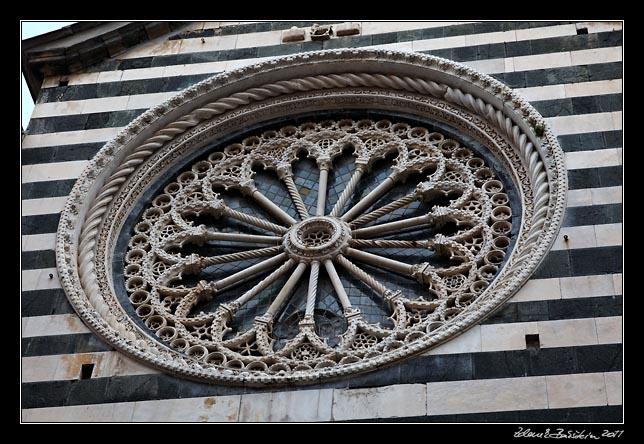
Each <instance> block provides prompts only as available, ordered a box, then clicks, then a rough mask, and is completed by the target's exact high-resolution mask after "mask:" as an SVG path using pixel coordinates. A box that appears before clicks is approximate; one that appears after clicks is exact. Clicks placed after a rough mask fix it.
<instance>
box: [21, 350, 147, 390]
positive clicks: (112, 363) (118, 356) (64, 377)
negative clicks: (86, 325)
mask: <svg viewBox="0 0 644 444" xmlns="http://www.w3.org/2000/svg"><path fill="white" fill-rule="evenodd" d="M83 364H94V369H93V371H92V375H91V377H92V378H109V377H113V376H134V375H151V374H156V373H160V371H159V370H156V369H154V368H152V367H150V366H147V365H144V364H141V363H139V362H138V361H135V360H133V359H131V358H128V357H127V356H125V355H124V354H122V353H118V352H113V351H109V352H96V353H70V354H64V355H47V356H29V357H23V358H22V382H23V383H27V382H39V381H68V380H74V379H78V378H79V376H80V371H81V366H82V365H83Z"/></svg>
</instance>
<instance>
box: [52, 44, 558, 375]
mask: <svg viewBox="0 0 644 444" xmlns="http://www.w3.org/2000/svg"><path fill="white" fill-rule="evenodd" d="M347 87H351V88H355V87H375V88H384V89H389V90H397V91H408V92H414V93H420V94H424V95H428V96H431V97H434V98H438V99H440V100H444V101H446V102H448V103H450V104H452V105H455V106H457V107H460V108H463V109H465V110H466V111H468V112H470V113H473V114H475V115H477V116H478V117H480V118H481V119H482V120H484V121H486V122H488V123H489V124H490V125H491V126H493V127H494V128H495V129H496V131H498V132H499V133H500V134H502V135H503V137H504V138H505V139H506V141H507V142H508V143H509V144H510V145H511V146H512V148H513V149H514V150H515V152H516V154H517V155H518V156H519V158H520V159H521V163H522V166H523V168H525V170H526V171H527V173H528V180H529V185H530V189H531V192H532V196H531V197H532V199H530V201H531V202H532V205H531V206H532V208H529V209H528V210H529V211H527V216H528V217H529V218H530V220H524V221H523V222H522V223H523V227H522V230H521V232H520V234H519V239H518V241H517V244H516V246H515V248H514V251H513V252H512V254H511V257H510V259H509V260H508V262H507V264H506V266H505V267H504V268H503V269H502V270H501V271H500V273H499V275H498V276H497V278H496V279H495V280H494V281H493V282H492V284H491V285H490V286H489V287H488V288H487V289H486V290H485V292H484V293H483V294H482V295H481V296H480V298H479V301H478V302H477V307H476V309H472V310H469V311H468V313H463V315H462V316H460V317H459V319H458V322H454V323H451V324H450V325H447V326H446V328H441V329H439V330H438V331H437V333H436V334H433V335H427V336H426V337H424V338H422V339H419V340H417V341H414V342H412V343H410V344H409V345H408V346H405V347H402V348H400V349H397V350H395V351H392V352H387V353H386V354H383V355H380V356H377V357H373V358H370V359H365V360H363V361H361V362H357V363H353V364H346V365H342V366H336V367H330V368H324V369H317V370H310V371H306V372H294V373H292V374H288V375H269V374H265V373H260V374H253V373H250V372H233V371H230V370H228V369H227V370H222V371H218V370H216V369H212V368H209V369H204V368H202V367H201V366H200V365H199V364H198V363H197V362H196V361H191V360H190V359H189V358H177V353H176V352H173V351H171V350H170V349H166V350H159V347H157V344H158V343H157V342H156V341H154V339H150V338H149V337H146V333H143V332H141V331H133V330H132V329H131V327H130V328H128V326H127V325H126V324H127V323H126V322H124V321H125V318H126V314H125V312H124V311H123V310H120V311H119V310H114V309H113V308H111V307H110V306H109V305H108V304H107V303H106V298H107V297H108V296H109V295H104V294H103V293H102V292H101V287H104V286H99V284H98V282H97V276H96V272H95V271H96V264H95V260H96V248H97V235H98V233H99V232H100V230H101V227H102V224H103V222H104V218H105V216H106V214H107V213H108V210H109V209H110V207H111V205H112V200H113V198H114V196H115V195H117V194H118V193H119V191H120V190H121V189H122V187H123V186H124V184H126V183H127V181H128V179H129V178H130V177H131V176H132V175H133V174H135V173H136V172H137V168H138V167H139V166H140V165H142V164H143V163H144V162H145V161H146V160H147V159H149V158H150V156H153V155H154V154H155V153H156V152H157V151H158V150H160V149H161V148H163V147H166V146H167V144H169V143H171V142H172V141H173V140H174V139H175V138H176V137H178V136H180V135H181V134H183V133H185V132H186V131H188V130H190V129H192V128H195V127H197V126H198V125H199V124H200V123H202V122H204V121H206V120H209V119H211V118H213V117H214V116H217V115H221V114H224V113H227V112H230V110H234V109H236V108H239V107H242V106H244V105H247V104H251V103H261V101H262V100H265V99H268V98H272V97H277V96H281V95H286V94H291V93H296V92H300V91H311V90H329V91H333V90H334V89H339V88H340V89H341V88H347ZM566 191H567V179H566V170H565V167H564V162H563V152H562V150H561V148H560V147H559V144H558V142H557V140H556V137H555V135H554V134H553V133H552V131H551V130H550V128H549V127H548V126H547V124H546V123H545V121H544V119H543V117H542V116H541V115H540V114H539V113H537V111H536V110H535V109H534V108H533V107H532V106H531V105H530V104H529V103H527V102H526V101H525V100H524V99H522V98H521V97H520V96H518V95H517V94H516V93H514V92H513V91H512V90H510V89H509V88H508V87H506V86H505V85H503V84H502V83H500V82H498V81H497V80H495V79H493V78H491V77H489V76H486V75H484V74H481V73H479V72H477V71H475V70H473V69H471V68H468V67H465V66H463V65H461V64H458V63H455V62H452V61H449V60H446V59H441V58H438V57H432V56H426V55H422V54H415V53H404V52H395V51H385V50H332V51H320V52H315V53H303V54H298V55H295V56H289V57H284V58H279V59H273V60H270V61H267V62H263V63H260V64H256V65H252V66H248V67H244V68H241V69H238V70H235V71H232V72H229V73H223V74H220V75H217V76H214V77H212V78H210V79H207V80H205V81H203V82H200V83H198V84H196V85H194V86H192V87H190V88H188V89H186V90H184V91H182V92H180V93H178V94H177V95H175V96H174V97H172V98H171V99H169V100H167V101H165V102H164V103H162V104H160V105H158V106H156V107H154V108H152V109H150V110H149V111H147V112H145V113H144V114H142V115H141V116H139V117H138V118H137V119H135V120H134V121H133V122H131V123H130V124H129V125H128V126H127V127H126V128H125V129H123V130H122V131H121V132H120V133H119V134H118V135H117V136H116V137H115V138H114V139H113V140H112V141H110V142H108V143H107V144H106V145H105V146H104V147H103V148H102V149H101V150H100V151H99V153H98V154H97V155H96V156H95V157H94V158H93V159H92V160H91V161H90V163H89V165H88V166H87V168H86V169H85V170H84V171H83V173H82V174H81V175H80V177H79V179H78V180H77V182H76V184H75V185H74V188H73V189H72V191H71V193H70V196H69V198H68V200H67V202H66V205H65V208H64V209H63V212H62V215H61V220H60V223H59V227H58V233H57V238H56V262H57V268H58V273H59V277H60V281H61V284H62V287H63V288H64V290H65V293H66V294H67V297H68V299H69V300H70V302H71V304H72V306H73V307H74V309H75V310H76V312H77V313H78V315H79V316H80V317H81V318H82V319H83V321H84V322H85V323H86V324H87V325H88V326H89V327H90V328H91V329H92V330H94V331H95V332H96V333H97V334H98V335H99V336H101V337H102V338H103V339H105V340H106V341H107V342H109V343H110V344H112V345H113V346H115V347H116V348H117V349H119V350H121V351H123V352H125V353H127V354H129V355H131V356H133V357H135V358H137V359H139V360H142V361H145V362H147V363H150V364H152V365H154V366H156V367H160V368H162V369H164V370H166V371H170V372H173V373H177V374H180V375H183V376H187V377H190V378H193V379H205V380H211V381H219V382H229V383H233V384H241V383H246V384H248V383H250V384H262V383H288V382H315V381H319V380H321V379H327V378H331V377H339V376H343V375H348V374H353V373H360V372H365V371H369V370H373V369H376V368H378V367H382V366H384V365H388V364H391V363H393V362H395V361H397V360H399V359H402V358H405V357H409V356H413V355H415V354H418V353H420V352H422V351H425V350H427V349H428V348H430V347H432V346H435V345H437V344H439V343H442V342H444V341H446V340H448V339H450V338H452V337H454V336H456V335H458V334H460V333H462V332H463V331H465V330H466V329H468V328H470V327H471V326H473V325H476V324H477V323H478V322H480V321H481V320H482V319H483V318H485V317H486V316H488V315H489V314H490V313H491V312H492V311H494V310H495V309H497V308H498V307H499V306H500V305H501V304H502V303H503V302H504V301H506V300H507V299H509V298H510V297H511V296H512V295H513V294H514V293H515V292H516V291H517V290H518V289H519V288H520V287H521V286H522V285H523V284H524V283H525V282H526V281H527V280H528V278H529V277H530V275H531V274H532V273H533V272H534V270H535V269H536V268H537V266H538V265H539V263H540V262H541V261H542V260H543V258H544V257H545V255H546V253H547V252H548V250H549V249H550V246H551V244H552V242H553V241H554V239H555V237H556V234H557V232H558V230H559V227H560V225H561V222H562V220H563V211H564V208H565V199H566ZM525 203H526V201H524V205H525ZM530 210H531V211H530ZM525 217H526V216H524V219H525Z"/></svg>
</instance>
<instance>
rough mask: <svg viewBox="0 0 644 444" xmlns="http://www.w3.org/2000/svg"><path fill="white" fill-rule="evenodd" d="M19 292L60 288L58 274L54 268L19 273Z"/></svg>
mask: <svg viewBox="0 0 644 444" xmlns="http://www.w3.org/2000/svg"><path fill="white" fill-rule="evenodd" d="M21 273H22V274H21V290H22V291H31V290H47V289H50V288H61V287H60V282H59V280H58V272H57V271H56V269H55V268H37V269H35V270H22V271H21ZM50 275H51V277H49V276H50Z"/></svg>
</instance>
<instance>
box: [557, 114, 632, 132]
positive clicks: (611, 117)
mask: <svg viewBox="0 0 644 444" xmlns="http://www.w3.org/2000/svg"><path fill="white" fill-rule="evenodd" d="M546 122H548V124H549V125H550V128H551V129H552V131H553V132H554V133H555V135H557V136H565V135H567V134H581V133H593V132H601V131H614V130H621V129H622V111H614V112H609V113H596V114H580V115H572V116H558V117H549V118H547V119H546Z"/></svg>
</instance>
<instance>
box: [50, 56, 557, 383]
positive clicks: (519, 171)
mask: <svg viewBox="0 0 644 444" xmlns="http://www.w3.org/2000/svg"><path fill="white" fill-rule="evenodd" d="M312 72H315V73H316V74H315V75H313V76H311V75H310V73H312ZM337 110H342V111H345V110H354V111H355V112H356V113H359V112H363V113H364V111H366V110H371V111H377V112H378V113H379V114H381V115H391V117H388V118H382V119H374V120H368V119H353V120H352V119H328V120H321V119H318V120H315V119H311V121H310V122H307V123H303V124H298V125H290V124H275V125H272V127H271V128H270V129H268V130H266V129H264V130H262V131H259V132H257V133H253V132H252V131H251V132H250V133H247V134H246V135H245V136H234V135H235V134H239V133H241V132H242V131H243V129H244V128H248V127H259V126H262V127H266V125H267V124H266V122H270V121H272V120H274V119H276V118H280V119H282V121H283V120H284V118H287V117H289V116H291V117H296V116H297V115H298V114H304V113H313V112H315V111H319V112H328V111H337ZM401 114H404V115H407V116H414V118H415V119H417V120H419V121H424V122H430V121H433V122H437V125H438V126H437V127H433V126H432V125H429V127H428V126H427V125H416V126H411V125H409V124H407V123H406V122H405V121H403V120H401V119H398V118H396V117H394V116H395V115H401ZM441 125H442V127H445V128H449V132H450V133H451V134H462V135H463V138H460V139H461V141H458V140H456V139H458V137H450V136H449V135H448V134H446V133H445V132H444V131H441V130H440V128H441ZM437 128H438V129H437ZM535 128H538V129H539V130H538V131H536V130H535ZM543 128H545V130H544V131H542V129H543ZM535 133H538V134H539V135H537V134H535ZM233 136H234V137H233ZM235 137H236V139H235ZM226 138H228V139H230V140H233V139H235V140H233V141H234V143H227V144H224V145H221V144H220V145H216V144H215V145H214V148H212V149H211V148H208V147H209V146H213V145H212V144H211V145H208V142H209V141H211V140H213V139H216V140H222V139H226ZM463 140H470V141H474V140H475V141H476V144H477V145H480V146H482V147H484V149H485V150H486V155H485V156H481V155H479V153H477V152H476V150H474V149H470V148H473V147H470V146H467V143H463ZM208 149H209V151H208ZM188 158H190V159H195V160H193V161H191V162H190V163H187V164H186V162H185V161H183V163H182V164H184V165H187V166H186V167H183V168H181V169H179V170H177V169H176V168H175V169H174V170H172V166H173V165H176V164H177V162H181V159H188ZM489 159H495V160H494V165H495V167H494V168H499V167H501V168H503V169H504V170H505V173H506V174H504V177H505V179H504V180H505V182H504V180H501V179H502V178H501V177H498V175H497V173H496V172H495V169H494V168H493V165H492V164H491V163H490V161H489ZM306 162H308V165H309V166H308V167H307V168H308V169H307V168H303V167H302V165H305V164H306ZM170 170H172V171H174V172H172V173H171V175H170V176H168V174H169V173H168V172H169V171H170ZM343 174H344V175H343ZM304 176H306V177H312V178H313V179H312V185H308V186H307V184H306V183H304V182H303V181H304ZM160 178H163V179H160ZM160 180H163V181H164V183H167V182H168V181H169V183H167V184H166V185H165V186H164V187H161V188H159V185H155V184H158V183H159V181H160ZM507 180H509V181H510V182H511V183H507ZM508 186H509V187H510V188H512V190H515V191H513V192H512V193H510V190H509V189H508ZM150 187H152V188H150ZM155 187H156V188H155ZM566 188H567V185H566V175H565V169H564V165H563V155H562V152H561V149H560V148H559V146H558V144H557V141H556V138H555V137H554V135H553V134H552V132H551V131H550V129H549V128H548V127H547V125H546V124H545V122H544V120H543V118H542V117H541V116H540V115H539V114H538V113H537V112H536V111H535V110H534V109H533V108H532V107H531V106H530V105H529V104H527V103H526V102H525V101H524V100H523V99H521V98H520V97H519V96H517V95H516V94H514V93H513V92H512V91H511V90H509V89H508V88H507V87H505V86H504V85H502V84H501V83H499V82H497V81H496V80H494V79H492V78H490V77H487V76H485V75H483V74H480V73H478V72H476V71H474V70H471V69H469V68H466V67H464V66H462V65H459V64H457V63H454V62H451V61H448V60H444V59H440V58H435V57H429V56H423V55H418V54H408V53H398V52H392V51H378V50H342V51H322V52H317V53H306V54H301V55H297V56H291V57H287V58H281V59H274V60H271V61H269V62H265V63H262V64H258V65H253V66H249V67H246V68H242V69H239V70H236V71H233V72H230V73H225V74H221V75H218V76H214V77H212V78H211V79H208V80H206V81H204V82H201V83H199V84H197V85H195V86H193V87H191V88H189V89H187V90H185V91H183V92H181V93H179V94H177V95H176V96H175V97H173V98H172V99H170V100H168V101H166V102H164V103H163V104H161V105H159V106H157V107H155V108H153V109H151V110H149V111H148V112H146V113H145V114H143V115H142V116H140V117H139V118H137V119H136V120H135V121H134V122H132V123H131V124H130V125H128V127H127V128H126V129H124V130H123V131H122V132H121V133H120V134H119V135H118V136H117V137H116V138H115V139H114V140H112V141H111V142H109V143H108V144H106V145H105V146H104V147H103V149H102V150H101V151H100V152H99V153H98V154H97V156H96V157H95V158H94V159H93V160H92V161H91V162H90V165H89V166H88V167H87V169H86V170H85V171H84V172H83V174H82V175H81V177H80V178H79V179H78V181H77V183H76V185H75V186H74V189H73V190H72V192H71V194H70V197H69V199H68V202H67V204H66V206H65V209H64V211H63V214H62V217H61V222H60V226H59V230H58V235H57V249H56V254H57V266H58V271H59V275H60V279H61V283H62V285H63V288H64V289H65V292H66V294H67V296H68V298H69V300H70V301H71V303H72V305H73V306H74V308H75V309H76V311H77V313H78V314H79V315H80V317H81V318H82V319H83V320H84V321H85V322H86V323H87V325H88V326H89V327H90V328H92V329H93V330H94V331H95V332H96V333H97V334H99V335H100V336H101V337H103V338H104V339H105V340H107V341H108V342H109V343H111V344H112V345H114V346H115V347H116V348H117V349H119V350H121V351H123V352H125V353H127V354H129V355H131V356H134V357H135V358H137V359H139V360H142V361H145V362H148V363H150V364H152V365H155V366H157V367H159V368H162V369H164V370H166V371H170V372H173V373H176V374H179V375H183V376H187V377H190V378H193V379H202V380H210V381H216V382H229V383H233V384H241V383H245V384H264V383H288V382H295V381H299V382H316V381H319V380H321V379H325V378H333V377H341V376H344V375H350V374H355V373H360V372H365V371H370V370H374V369H377V368H379V367H382V366H385V365H388V364H391V363H393V362H396V361H398V360H400V359H403V358H406V357H410V356H413V355H416V354H418V353H421V352H423V351H426V350H427V349H429V348H430V347H433V346H435V345H438V344H440V343H443V342H445V341H447V340H449V339H451V338H453V337H455V336H456V335H458V334H460V333H462V332H463V331H465V330H466V329H467V328H469V327H471V326H473V325H476V324H477V323H478V322H480V321H481V320H482V319H483V318H484V317H485V316H487V315H489V314H490V313H491V312H492V311H493V310H495V309H497V308H498V307H500V305H501V304H503V302H505V301H506V300H507V299H508V298H510V297H511V296H512V295H513V294H514V293H515V292H516V291H517V290H518V289H519V288H520V287H521V285H523V284H524V283H525V281H526V280H527V279H528V278H529V277H530V275H531V274H532V272H533V271H534V270H535V269H536V267H537V266H538V264H539V263H540V261H541V260H542V259H543V257H544V256H545V254H546V253H547V251H548V249H549V247H550V244H551V243H552V241H553V239H554V237H555V235H556V233H557V231H558V229H559V226H560V223H561V220H562V217H563V208H564V206H565V193H566ZM148 189H152V190H157V191H155V192H154V193H153V194H152V198H151V199H150V201H148V202H144V203H142V204H141V203H139V204H138V205H137V203H138V202H139V201H140V199H141V197H142V195H143V194H144V192H145V190H148ZM270 193H273V194H270ZM269 194H270V196H267V195H269ZM512 196H514V198H515V199H516V200H519V201H518V202H510V201H511V199H512V198H513V197H512ZM135 206H136V208H139V210H137V211H139V212H140V214H137V215H135V216H136V221H135V223H134V226H133V227H132V226H126V219H127V217H128V215H130V213H132V211H133V209H134V208H135ZM141 208H143V209H142V210H141ZM123 238H125V239H126V240H127V242H126V244H125V245H126V246H125V250H124V251H117V249H116V244H117V242H118V240H119V239H123ZM121 255H122V256H121ZM115 257H116V258H121V257H122V260H121V259H117V260H115V259H114V258H115ZM121 289H122V291H121ZM358 289H359V291H358ZM119 294H121V297H119ZM356 295H362V296H365V295H366V296H365V297H362V296H360V297H357V296H356ZM365 300H367V302H365ZM324 301H326V302H325V304H326V305H325V306H324V307H322V305H321V304H322V302H324ZM333 307H335V309H334V308H333ZM323 308H324V309H323ZM362 308H365V310H362ZM379 315H380V317H378V316H379Z"/></svg>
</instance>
